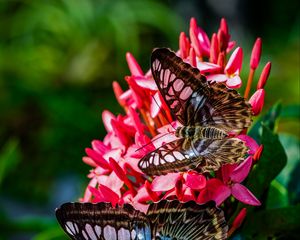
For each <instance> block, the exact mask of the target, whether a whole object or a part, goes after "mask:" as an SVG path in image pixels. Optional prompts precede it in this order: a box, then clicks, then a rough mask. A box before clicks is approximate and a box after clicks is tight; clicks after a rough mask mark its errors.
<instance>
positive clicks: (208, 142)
mask: <svg viewBox="0 0 300 240" xmlns="http://www.w3.org/2000/svg"><path fill="white" fill-rule="evenodd" d="M247 150H248V149H247V147H246V146H245V144H244V142H243V141H241V140H239V139H237V138H224V139H207V138H206V139H200V138H198V139H190V138H182V139H177V140H175V141H172V142H170V143H167V144H164V145H162V146H161V147H159V148H157V149H156V150H154V151H153V152H150V153H149V154H147V155H146V156H144V157H143V158H142V159H141V160H140V161H139V164H138V166H139V168H140V169H141V170H142V171H143V172H144V173H146V174H147V175H150V176H151V175H164V174H167V173H169V172H184V171H188V170H191V169H197V171H198V172H209V171H211V170H214V171H216V170H218V169H219V168H220V167H221V166H222V165H223V164H226V163H229V164H231V163H238V162H240V161H242V160H243V157H244V156H245V154H246V153H247Z"/></svg>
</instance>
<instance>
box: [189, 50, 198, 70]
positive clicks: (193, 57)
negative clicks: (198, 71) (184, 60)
mask: <svg viewBox="0 0 300 240" xmlns="http://www.w3.org/2000/svg"><path fill="white" fill-rule="evenodd" d="M189 61H190V64H191V65H192V66H193V67H196V66H197V61H196V54H195V50H194V49H193V48H191V49H190V58H189Z"/></svg>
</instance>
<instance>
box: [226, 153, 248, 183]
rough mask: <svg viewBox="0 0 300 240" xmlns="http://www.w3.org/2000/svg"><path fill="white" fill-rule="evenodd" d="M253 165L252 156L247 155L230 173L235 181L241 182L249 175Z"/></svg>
mask: <svg viewBox="0 0 300 240" xmlns="http://www.w3.org/2000/svg"><path fill="white" fill-rule="evenodd" d="M251 166H252V157H251V156H249V157H247V158H246V159H245V160H244V161H243V162H242V163H241V164H240V165H239V166H237V167H236V168H235V169H234V170H233V172H232V173H231V175H230V178H231V180H232V181H233V182H235V183H240V182H242V181H244V180H245V178H246V177H247V176H248V174H249V172H250V170H251Z"/></svg>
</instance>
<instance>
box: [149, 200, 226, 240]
mask: <svg viewBox="0 0 300 240" xmlns="http://www.w3.org/2000/svg"><path fill="white" fill-rule="evenodd" d="M147 215H148V218H149V219H150V221H151V226H152V233H153V236H156V237H157V238H156V239H176V240H197V239H202V240H208V239H226V238H227V231H228V226H227V224H226V221H225V218H224V213H223V211H222V210H221V209H218V208H216V207H215V204H214V203H213V202H209V203H207V204H204V205H198V204H197V203H195V202H192V201H190V202H186V203H180V202H179V201H177V200H173V201H166V200H163V201H160V202H158V203H154V204H151V205H150V207H149V209H148V212H147Z"/></svg>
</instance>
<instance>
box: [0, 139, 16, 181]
mask: <svg viewBox="0 0 300 240" xmlns="http://www.w3.org/2000/svg"><path fill="white" fill-rule="evenodd" d="M19 161H20V153H19V151H18V141H17V140H16V139H11V140H9V141H8V142H7V143H6V144H5V145H4V147H3V148H2V151H1V153H0V186H1V183H2V181H3V179H4V178H5V176H6V175H8V173H9V172H10V171H11V170H13V169H14V168H15V167H16V166H17V164H18V162H19Z"/></svg>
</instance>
